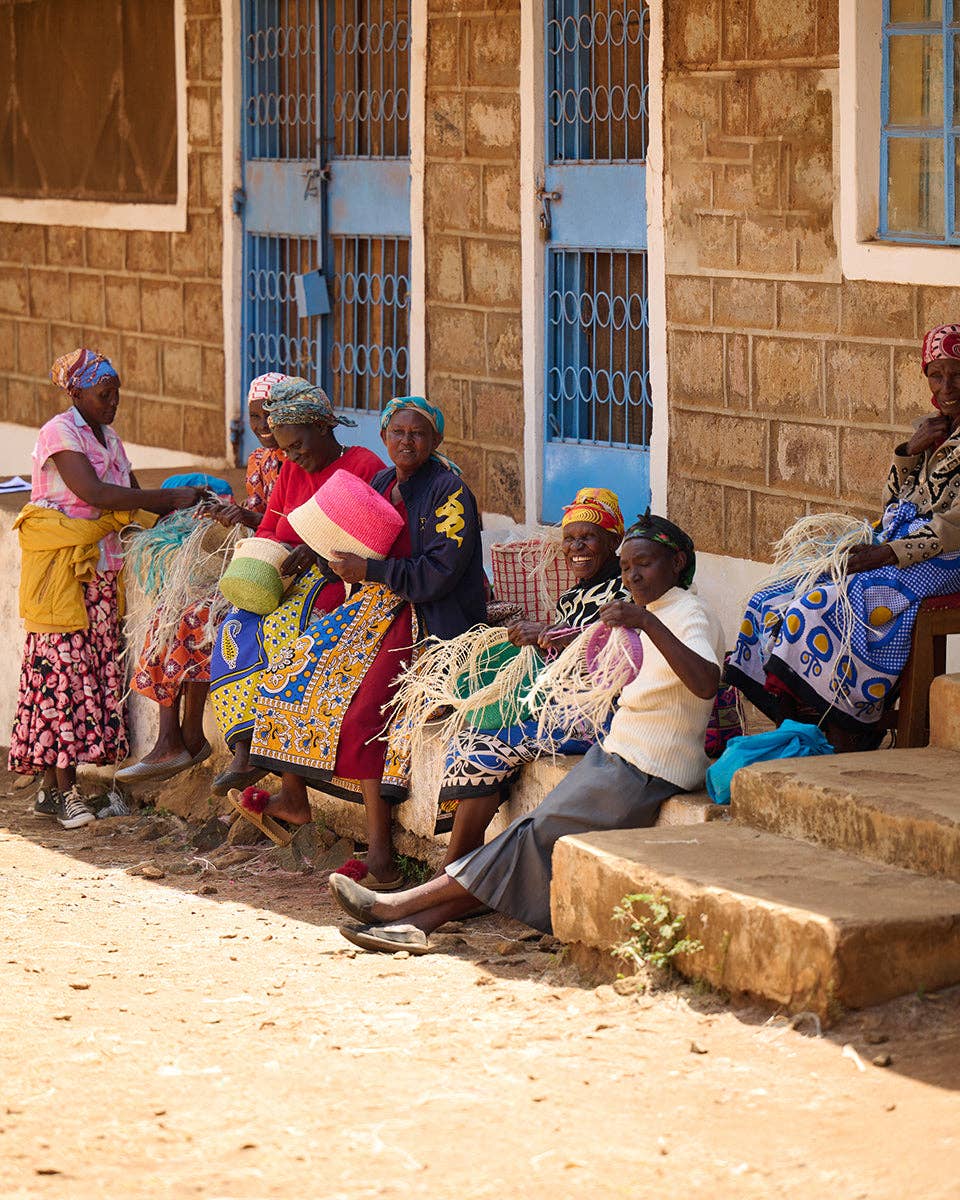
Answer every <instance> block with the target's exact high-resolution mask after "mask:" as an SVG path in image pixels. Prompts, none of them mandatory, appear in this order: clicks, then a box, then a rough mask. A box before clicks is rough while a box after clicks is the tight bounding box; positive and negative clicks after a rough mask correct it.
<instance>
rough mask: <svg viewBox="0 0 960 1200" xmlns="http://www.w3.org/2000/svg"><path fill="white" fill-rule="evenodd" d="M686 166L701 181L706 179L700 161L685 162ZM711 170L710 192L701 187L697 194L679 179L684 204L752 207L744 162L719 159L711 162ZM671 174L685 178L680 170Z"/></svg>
mask: <svg viewBox="0 0 960 1200" xmlns="http://www.w3.org/2000/svg"><path fill="white" fill-rule="evenodd" d="M686 169H687V170H688V171H691V170H692V178H693V179H694V180H697V181H698V182H700V183H702V184H705V183H706V181H707V173H706V171H705V170H704V168H703V165H702V164H700V163H697V164H695V165H694V164H693V163H688V164H687V168H686ZM711 173H712V176H713V191H712V192H710V193H708V192H707V191H706V190H705V189H704V190H703V191H702V192H700V193H699V194H698V192H697V191H692V190H691V188H689V187H686V186H683V183H682V182H681V187H682V188H683V196H684V200H685V202H686V203H687V204H695V205H697V206H698V207H710V208H724V209H728V210H731V209H732V210H743V209H749V208H752V207H753V206H754V205H755V204H756V203H757V199H756V196H755V193H754V187H753V171H752V169H751V167H750V165H749V164H748V163H741V164H740V165H739V166H737V165H734V164H733V163H722V164H719V165H716V166H713V167H712V168H711ZM672 177H673V178H674V179H677V180H680V181H683V180H684V179H685V178H686V177H685V175H684V174H683V173H681V174H679V175H678V173H677V172H676V171H674V172H673V173H672Z"/></svg>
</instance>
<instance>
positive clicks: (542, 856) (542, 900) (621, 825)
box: [330, 515, 723, 954]
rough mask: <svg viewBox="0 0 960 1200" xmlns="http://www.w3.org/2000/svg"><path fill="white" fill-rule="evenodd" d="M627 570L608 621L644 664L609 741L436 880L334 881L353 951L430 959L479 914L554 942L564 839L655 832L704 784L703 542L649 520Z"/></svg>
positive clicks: (707, 684) (716, 677)
mask: <svg viewBox="0 0 960 1200" xmlns="http://www.w3.org/2000/svg"><path fill="white" fill-rule="evenodd" d="M620 565H621V569H622V572H623V580H624V583H625V584H626V586H627V588H628V590H629V592H630V597H631V599H630V600H615V601H613V602H612V603H611V604H608V605H606V606H605V607H604V608H603V609H602V610H601V613H600V620H601V621H602V622H603V623H604V625H606V626H607V627H609V628H610V629H613V630H616V629H623V630H636V631H638V636H639V642H640V645H641V647H642V655H643V661H642V665H641V666H640V669H639V671H638V673H637V674H636V677H635V678H634V679H633V681H632V682H631V683H629V684H628V685H627V686H626V687H625V688H624V689H623V691H622V693H621V696H620V703H619V705H618V707H617V710H616V712H615V714H614V717H613V721H612V723H611V727H610V732H609V733H608V734H607V735H606V736H605V737H604V738H603V741H602V743H601V744H598V745H594V746H592V747H591V749H590V750H589V751H588V752H587V755H586V757H585V758H584V760H583V762H582V763H579V764H578V765H577V766H575V767H574V768H573V769H572V770H571V771H570V772H569V773H568V774H567V776H566V778H565V779H564V780H563V781H562V782H561V783H560V784H559V785H558V786H557V787H556V788H554V789H553V791H552V792H551V793H550V795H549V796H548V797H547V798H546V799H545V800H544V801H543V803H542V804H541V805H539V807H538V808H536V809H534V811H533V812H532V813H529V814H527V815H526V816H523V817H519V818H518V819H517V820H516V821H514V822H513V824H512V825H510V826H509V827H508V828H507V829H506V830H504V832H503V833H501V834H500V836H499V837H496V838H494V840H493V841H492V842H488V843H487V845H485V846H482V847H480V848H479V849H477V850H474V851H473V852H472V853H470V854H467V855H465V856H464V857H463V858H460V859H458V860H457V861H456V862H454V863H450V864H449V865H448V866H447V868H446V870H445V872H444V873H443V874H442V875H440V876H439V877H438V878H436V879H432V880H430V881H429V882H428V883H425V884H423V885H422V886H420V887H416V888H412V889H410V890H409V891H406V892H401V893H400V894H399V895H397V896H380V895H378V894H377V893H376V892H373V891H371V890H370V889H368V888H365V887H363V886H361V884H359V883H357V882H356V881H355V880H352V879H348V878H347V877H346V876H344V875H337V874H334V875H331V876H330V890H331V892H332V893H333V896H334V898H335V899H336V900H337V902H338V903H339V905H340V907H341V908H342V909H343V910H344V911H345V912H346V913H348V914H349V916H351V917H352V918H354V920H355V921H359V922H360V923H361V924H360V926H359V927H358V926H356V925H346V926H343V927H342V928H341V931H340V932H341V933H342V934H343V936H344V937H345V938H346V939H347V940H348V941H351V942H353V943H354V944H355V945H358V946H362V947H364V948H365V949H369V950H383V951H388V952H394V951H396V950H409V951H410V952H411V953H413V954H425V953H427V952H428V951H429V950H430V949H431V948H432V947H431V945H430V938H429V935H430V934H431V933H432V932H433V931H434V930H435V929H437V928H438V927H439V926H441V925H443V924H444V923H445V922H446V921H452V920H455V919H456V918H458V917H462V916H464V915H465V914H466V913H468V912H470V911H471V910H473V909H475V908H477V907H478V906H479V905H486V906H487V907H489V908H492V909H496V911H497V912H502V913H505V914H507V915H509V916H512V917H516V918H517V919H518V920H521V921H525V922H526V923H527V924H528V925H532V926H534V928H536V929H541V930H543V931H544V932H545V933H550V932H552V928H551V922H550V879H551V859H552V854H553V847H554V845H555V843H556V842H557V840H558V839H559V838H560V837H562V836H564V835H566V834H578V833H589V832H591V831H594V830H602V829H635V828H641V827H644V826H649V825H653V824H654V822H655V821H656V819H657V815H658V813H659V811H660V805H661V804H662V803H663V801H664V800H666V799H668V798H669V797H670V796H673V795H675V794H676V793H677V792H682V791H687V790H690V789H693V788H696V787H699V786H700V785H701V783H702V780H703V776H704V771H705V768H706V763H707V758H706V754H705V752H704V732H705V730H706V726H707V720H708V718H709V716H710V710H711V707H712V705H713V700H714V697H715V696H716V693H717V686H718V684H719V682H720V662H721V660H722V653H723V651H722V647H723V640H722V634H721V631H720V627H719V624H718V623H717V622H716V621H715V620H714V619H713V618H712V617H711V616H710V614H709V613H708V612H707V610H706V609H705V608H704V607H703V605H702V603H701V602H700V600H699V599H698V598H697V597H696V596H694V595H692V594H691V593H690V592H689V591H688V590H686V589H687V587H688V586H689V583H690V581H691V579H692V575H693V570H694V566H695V557H694V550H693V543H692V542H691V541H690V539H689V537H687V535H686V534H685V533H684V532H683V530H681V529H679V528H678V527H677V526H676V525H674V524H672V523H671V522H670V521H667V520H664V519H663V518H660V517H652V516H649V515H648V516H646V517H644V518H641V519H640V520H639V521H638V522H637V523H636V524H635V525H632V526H631V527H630V529H629V530H628V531H627V534H626V537H625V538H624V541H623V543H622V545H621V547H620ZM612 636H613V635H611V640H612ZM625 640H626V641H629V639H625Z"/></svg>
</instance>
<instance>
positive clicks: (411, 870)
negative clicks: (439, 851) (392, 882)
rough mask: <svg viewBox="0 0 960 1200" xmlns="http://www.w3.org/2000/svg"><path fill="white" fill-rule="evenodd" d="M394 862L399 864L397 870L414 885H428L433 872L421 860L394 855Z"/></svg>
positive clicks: (404, 855)
mask: <svg viewBox="0 0 960 1200" xmlns="http://www.w3.org/2000/svg"><path fill="white" fill-rule="evenodd" d="M393 861H394V862H395V863H396V864H397V870H398V871H399V872H400V874H401V875H402V876H403V877H404V879H407V880H409V881H410V882H411V883H413V884H419V883H426V882H427V880H428V879H429V878H430V876H431V875H432V874H433V870H432V869H431V868H430V866H429V865H428V864H427V863H425V862H422V861H421V860H420V859H419V858H411V857H410V856H409V855H407V854H394V856H393Z"/></svg>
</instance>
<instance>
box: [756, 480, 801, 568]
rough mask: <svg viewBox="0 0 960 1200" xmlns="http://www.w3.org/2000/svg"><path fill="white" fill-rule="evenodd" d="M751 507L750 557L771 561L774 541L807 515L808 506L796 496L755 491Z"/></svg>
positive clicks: (761, 560)
mask: <svg viewBox="0 0 960 1200" xmlns="http://www.w3.org/2000/svg"><path fill="white" fill-rule="evenodd" d="M750 508H751V514H752V518H753V521H752V525H751V530H750V534H751V549H750V558H755V559H756V560H757V562H769V561H770V558H771V548H772V546H773V544H774V542H778V541H779V540H780V539H781V538H782V537H783V535H784V534H785V533H786V531H787V530H788V529H789V528H790V526H791V525H795V524H796V523H797V521H799V520H800V518H801V517H802V516H804V515H805V511H806V506H805V505H804V503H803V501H802V500H798V499H797V498H796V497H794V496H771V495H769V494H768V493H766V492H754V493H753V496H752V499H751V503H750Z"/></svg>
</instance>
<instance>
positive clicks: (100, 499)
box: [50, 450, 204, 516]
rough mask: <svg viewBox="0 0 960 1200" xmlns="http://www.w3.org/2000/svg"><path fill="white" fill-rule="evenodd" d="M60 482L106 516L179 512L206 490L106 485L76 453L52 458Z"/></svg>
mask: <svg viewBox="0 0 960 1200" xmlns="http://www.w3.org/2000/svg"><path fill="white" fill-rule="evenodd" d="M50 457H51V458H52V459H53V461H54V464H55V465H56V468H57V470H58V471H59V472H60V478H61V479H62V480H63V482H64V483H65V484H66V485H67V487H68V488H69V489H70V491H71V492H73V494H74V495H75V496H79V498H80V499H81V500H82V501H83V502H84V503H85V504H89V505H90V506H91V507H92V508H99V509H101V510H102V511H106V512H124V511H127V510H129V509H134V508H145V509H146V510H147V512H154V513H159V514H160V515H161V516H163V515H164V514H166V513H169V512H173V511H174V509H177V508H189V507H190V505H192V504H197V503H198V502H199V501H200V499H201V498H202V497H203V495H204V490H203V488H196V487H180V488H139V487H122V486H121V485H120V484H118V483H105V482H104V481H103V480H102V479H100V478H98V476H97V473H96V471H94V469H93V465H92V463H91V462H90V459H89V458H87V456H86V455H85V454H81V453H80V452H79V451H77V450H58V451H57V452H56V453H55V454H51V455H50Z"/></svg>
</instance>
